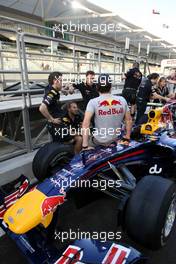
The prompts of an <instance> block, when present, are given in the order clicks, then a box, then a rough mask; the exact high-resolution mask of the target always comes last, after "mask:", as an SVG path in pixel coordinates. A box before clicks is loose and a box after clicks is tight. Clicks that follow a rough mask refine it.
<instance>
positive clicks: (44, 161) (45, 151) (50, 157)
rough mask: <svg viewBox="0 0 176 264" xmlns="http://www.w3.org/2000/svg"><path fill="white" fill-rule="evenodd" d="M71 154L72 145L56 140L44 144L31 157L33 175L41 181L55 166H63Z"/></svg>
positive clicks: (72, 153)
mask: <svg viewBox="0 0 176 264" xmlns="http://www.w3.org/2000/svg"><path fill="white" fill-rule="evenodd" d="M73 155H74V152H73V145H71V144H60V143H57V142H52V143H48V144H46V145H45V146H43V147H41V148H40V149H39V151H38V152H37V153H36V155H35V157H34V159H33V163H32V170H33V173H34V176H35V177H36V178H37V179H38V180H39V181H43V180H44V179H46V178H47V177H49V176H51V174H52V173H53V172H54V170H55V169H56V168H58V169H59V168H63V166H64V165H66V164H67V163H68V162H69V161H70V160H71V158H72V157H73Z"/></svg>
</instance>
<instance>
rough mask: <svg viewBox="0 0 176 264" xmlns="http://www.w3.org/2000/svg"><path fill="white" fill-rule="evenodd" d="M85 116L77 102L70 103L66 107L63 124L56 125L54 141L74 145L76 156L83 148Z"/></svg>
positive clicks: (62, 119) (62, 118)
mask: <svg viewBox="0 0 176 264" xmlns="http://www.w3.org/2000/svg"><path fill="white" fill-rule="evenodd" d="M82 121H83V114H81V112H79V109H78V105H77V103H76V102H69V103H67V105H66V112H65V114H63V116H62V117H61V123H60V124H57V125H55V129H54V130H52V131H53V135H52V137H53V140H54V141H56V142H68V143H69V142H70V143H74V151H75V154H76V153H79V152H80V150H81V148H82V136H81V126H82Z"/></svg>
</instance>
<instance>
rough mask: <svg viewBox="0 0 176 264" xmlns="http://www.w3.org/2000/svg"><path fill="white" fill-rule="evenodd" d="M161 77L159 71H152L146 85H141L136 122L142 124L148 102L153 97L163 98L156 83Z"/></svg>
mask: <svg viewBox="0 0 176 264" xmlns="http://www.w3.org/2000/svg"><path fill="white" fill-rule="evenodd" d="M158 79H159V74H158V73H152V74H150V75H149V76H148V77H147V80H146V81H145V84H144V86H140V87H139V91H138V93H137V100H136V101H137V116H136V124H140V119H141V118H142V117H143V115H144V113H145V110H146V107H147V103H148V102H149V101H150V98H151V96H152V99H158V98H161V96H160V95H158V94H157V93H156V90H155V88H154V85H156V84H157V82H158Z"/></svg>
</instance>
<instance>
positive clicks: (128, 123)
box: [124, 111, 133, 139]
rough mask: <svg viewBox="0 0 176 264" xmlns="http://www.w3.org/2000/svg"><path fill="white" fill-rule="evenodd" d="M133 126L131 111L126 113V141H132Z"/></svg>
mask: <svg viewBox="0 0 176 264" xmlns="http://www.w3.org/2000/svg"><path fill="white" fill-rule="evenodd" d="M132 124H133V121H132V118H131V114H130V111H126V113H125V128H126V134H125V136H124V138H126V139H130V136H131V129H132Z"/></svg>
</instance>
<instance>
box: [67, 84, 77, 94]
mask: <svg viewBox="0 0 176 264" xmlns="http://www.w3.org/2000/svg"><path fill="white" fill-rule="evenodd" d="M68 92H69V94H73V93H74V92H75V88H74V87H73V85H72V84H71V85H69V89H68Z"/></svg>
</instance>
